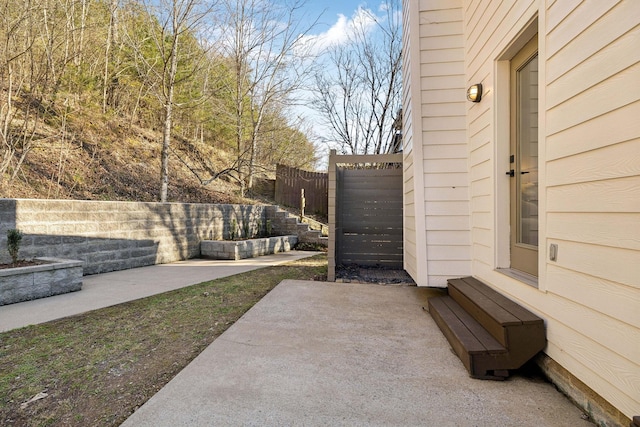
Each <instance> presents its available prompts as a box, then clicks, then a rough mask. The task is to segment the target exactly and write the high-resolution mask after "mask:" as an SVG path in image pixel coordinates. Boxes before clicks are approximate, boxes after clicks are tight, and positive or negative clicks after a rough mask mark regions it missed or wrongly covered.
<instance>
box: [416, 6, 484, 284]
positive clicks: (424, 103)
mask: <svg viewBox="0 0 640 427" xmlns="http://www.w3.org/2000/svg"><path fill="white" fill-rule="evenodd" d="M462 12H463V11H462V2H461V1H431V2H426V1H421V2H420V15H419V16H420V77H421V78H420V89H421V92H420V94H421V104H420V117H421V125H422V133H421V136H422V138H421V145H422V158H421V160H422V163H421V168H422V173H423V180H424V190H423V191H424V193H423V194H420V195H419V197H420V196H421V199H420V203H423V209H424V210H423V212H424V225H425V230H426V240H425V242H424V244H425V245H426V256H427V271H428V278H427V282H426V283H423V284H426V285H429V286H446V281H447V279H448V278H452V277H459V276H460V275H465V274H470V273H471V230H470V216H469V212H470V208H469V174H468V145H467V138H466V105H465V104H466V103H465V91H466V89H465V78H464V48H463V47H464V38H463V34H462V16H463V15H462ZM415 105H416V104H414V108H415ZM415 143H416V142H414V144H415ZM414 162H417V159H415V160H414ZM416 172H417V169H416ZM416 191H417V190H416ZM416 203H418V200H416Z"/></svg>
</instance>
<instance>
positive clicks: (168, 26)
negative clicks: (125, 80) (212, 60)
mask: <svg viewBox="0 0 640 427" xmlns="http://www.w3.org/2000/svg"><path fill="white" fill-rule="evenodd" d="M214 4H215V3H214V2H208V4H205V3H204V2H202V1H200V0H161V1H159V2H158V1H153V0H148V1H147V3H146V4H145V7H146V11H147V14H148V17H149V22H152V23H153V22H157V23H158V24H159V31H157V32H153V31H152V32H151V35H152V37H153V42H154V45H155V48H156V50H157V53H158V55H157V56H155V57H153V58H148V57H147V56H145V53H144V52H140V51H138V53H139V54H140V57H141V59H142V63H144V64H145V65H146V67H147V70H148V71H151V72H152V73H154V74H155V75H156V77H157V78H158V79H159V81H160V84H159V85H158V87H159V89H160V91H159V93H158V95H159V97H160V99H161V102H162V105H163V126H162V127H163V130H162V153H161V158H160V201H161V202H163V203H164V202H166V201H167V193H168V188H169V154H170V146H171V128H172V123H173V112H174V106H175V89H176V85H177V84H178V83H180V82H181V81H185V80H188V79H189V78H190V77H191V76H192V75H193V74H194V73H195V72H196V69H197V68H198V66H199V65H200V64H199V61H198V60H194V58H190V59H191V61H189V63H190V65H191V69H190V70H186V71H185V72H183V73H182V75H181V76H180V77H178V61H179V59H180V56H181V54H182V53H183V52H182V51H183V50H185V49H183V48H182V44H183V42H184V41H185V39H186V37H187V36H192V37H193V36H194V35H196V34H197V32H198V29H199V26H200V25H201V24H202V23H203V21H204V18H205V16H206V15H207V14H208V13H209V12H210V11H211V10H212V8H213V7H214ZM197 51H198V54H202V53H204V50H202V49H198V50H197Z"/></svg>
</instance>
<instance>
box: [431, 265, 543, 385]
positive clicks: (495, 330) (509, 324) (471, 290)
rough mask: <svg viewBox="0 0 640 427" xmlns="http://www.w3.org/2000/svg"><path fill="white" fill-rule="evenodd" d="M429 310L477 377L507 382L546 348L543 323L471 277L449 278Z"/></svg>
mask: <svg viewBox="0 0 640 427" xmlns="http://www.w3.org/2000/svg"><path fill="white" fill-rule="evenodd" d="M448 283H449V285H448V292H449V296H444V297H437V298H430V299H429V313H430V314H431V317H433V319H434V320H435V322H436V323H437V324H438V327H440V329H441V330H442V332H443V333H444V335H445V337H447V340H449V343H450V344H451V346H452V347H453V350H454V351H455V353H456V354H457V355H458V357H459V358H460V360H461V361H462V363H463V364H464V366H465V367H466V368H467V370H468V371H469V374H470V375H471V376H472V377H473V378H480V379H492V380H503V379H505V378H507V377H508V376H509V369H518V368H519V367H521V366H522V365H523V364H524V363H526V362H527V361H528V360H529V359H531V358H532V357H533V356H535V355H536V354H537V353H538V352H539V351H540V350H542V349H543V348H544V347H545V344H546V338H545V331H544V322H543V320H542V319H541V318H539V317H538V316H536V315H535V314H533V313H531V312H530V311H529V310H527V309H525V308H524V307H522V306H520V305H518V304H516V303H515V302H513V301H511V300H510V299H508V298H506V297H505V296H503V295H502V294H500V293H498V292H496V291H494V290H493V289H491V288H490V287H489V286H487V285H485V284H484V283H482V282H481V281H479V280H477V279H474V278H473V277H464V278H461V279H451V280H449V281H448Z"/></svg>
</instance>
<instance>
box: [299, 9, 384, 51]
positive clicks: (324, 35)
mask: <svg viewBox="0 0 640 427" xmlns="http://www.w3.org/2000/svg"><path fill="white" fill-rule="evenodd" d="M383 3H384V0H329V1H327V0H307V3H306V5H305V14H306V17H307V18H308V19H313V18H316V17H318V16H320V19H319V21H318V25H317V26H316V27H315V28H314V29H313V31H311V33H310V34H309V35H311V36H315V37H318V38H319V39H321V40H324V41H325V43H328V44H340V43H341V42H343V41H344V40H346V35H347V31H348V28H349V26H350V25H352V22H353V21H354V20H357V19H361V20H363V22H365V24H366V23H368V22H370V23H371V25H372V26H373V21H372V19H371V15H369V14H367V13H358V10H359V8H363V9H368V10H370V11H371V12H373V14H380V15H382V14H383V13H381V12H380V6H381V4H383Z"/></svg>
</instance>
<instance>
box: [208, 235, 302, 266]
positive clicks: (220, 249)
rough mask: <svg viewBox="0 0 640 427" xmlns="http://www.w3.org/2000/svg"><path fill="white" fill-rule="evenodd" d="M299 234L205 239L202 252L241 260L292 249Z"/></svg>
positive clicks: (212, 255)
mask: <svg viewBox="0 0 640 427" xmlns="http://www.w3.org/2000/svg"><path fill="white" fill-rule="evenodd" d="M297 242H298V236H294V235H291V236H277V237H265V238H260V239H249V240H240V241H233V240H203V241H202V242H200V253H201V256H202V257H203V258H211V259H230V260H240V259H245V258H253V257H257V256H261V255H269V254H273V253H276V252H286V251H289V250H291V248H292V247H293V246H295V244H296V243H297Z"/></svg>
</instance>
